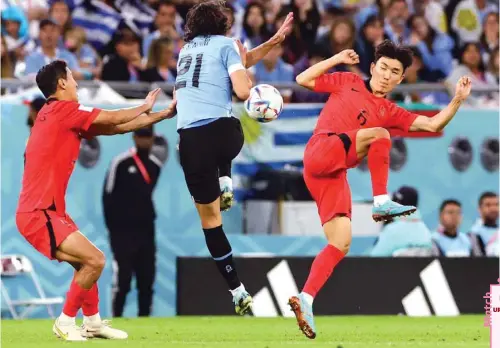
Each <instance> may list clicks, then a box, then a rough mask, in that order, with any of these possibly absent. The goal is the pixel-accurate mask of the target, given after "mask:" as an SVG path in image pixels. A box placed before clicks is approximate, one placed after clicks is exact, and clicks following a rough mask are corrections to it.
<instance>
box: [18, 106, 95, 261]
mask: <svg viewBox="0 0 500 348" xmlns="http://www.w3.org/2000/svg"><path fill="white" fill-rule="evenodd" d="M100 111H101V110H100V109H96V108H90V107H85V106H83V105H80V104H78V102H74V101H58V100H55V99H52V98H50V99H49V100H47V103H46V104H45V105H44V106H43V108H42V109H41V110H40V112H39V113H38V116H37V118H36V120H35V124H34V126H33V128H32V130H31V135H30V137H29V140H28V144H27V145H26V152H25V155H24V156H25V158H24V174H23V181H22V189H21V194H20V197H19V204H18V207H17V212H16V224H17V228H18V229H19V232H21V234H22V235H23V236H24V238H26V240H27V241H28V242H29V243H30V244H31V245H33V247H34V248H35V249H37V250H38V251H39V252H41V253H42V254H43V255H45V256H47V257H48V258H50V259H54V258H55V252H56V249H57V247H58V246H59V245H60V244H61V243H62V242H63V241H64V239H66V237H68V236H69V235H70V234H71V233H73V232H75V231H77V230H78V227H77V226H76V224H75V223H74V222H73V220H72V219H71V218H70V217H69V216H68V215H67V214H66V203H65V200H64V198H65V195H66V189H67V187H68V182H69V178H70V176H71V173H72V172H73V169H74V167H75V163H76V161H77V159H78V154H79V151H80V142H81V135H80V134H81V133H82V132H85V131H87V130H88V129H89V127H90V125H91V124H92V122H93V121H94V120H95V118H96V117H97V115H98V114H99V112H100Z"/></svg>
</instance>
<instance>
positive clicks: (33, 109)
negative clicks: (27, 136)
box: [26, 97, 45, 129]
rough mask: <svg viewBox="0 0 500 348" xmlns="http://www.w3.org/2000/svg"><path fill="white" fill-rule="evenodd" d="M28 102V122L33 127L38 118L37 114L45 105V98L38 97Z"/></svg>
mask: <svg viewBox="0 0 500 348" xmlns="http://www.w3.org/2000/svg"><path fill="white" fill-rule="evenodd" d="M27 104H28V106H29V112H28V119H27V120H26V123H27V124H28V127H29V128H30V129H31V128H32V127H33V125H34V124H35V120H36V116H37V115H38V112H39V111H40V110H41V109H42V107H43V106H44V105H45V98H43V97H36V98H35V99H33V100H32V101H31V102H30V101H28V102H27Z"/></svg>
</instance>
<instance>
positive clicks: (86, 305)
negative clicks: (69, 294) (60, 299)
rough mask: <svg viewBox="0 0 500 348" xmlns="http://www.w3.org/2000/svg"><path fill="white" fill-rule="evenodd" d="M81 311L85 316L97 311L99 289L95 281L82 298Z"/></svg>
mask: <svg viewBox="0 0 500 348" xmlns="http://www.w3.org/2000/svg"><path fill="white" fill-rule="evenodd" d="M82 311H83V315H84V316H86V317H90V316H92V315H95V314H97V313H99V289H98V287H97V283H95V284H94V285H92V287H91V288H90V290H89V292H88V293H87V297H85V299H84V300H83V304H82Z"/></svg>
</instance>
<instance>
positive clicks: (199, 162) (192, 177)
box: [179, 117, 244, 204]
mask: <svg viewBox="0 0 500 348" xmlns="http://www.w3.org/2000/svg"><path fill="white" fill-rule="evenodd" d="M179 135H180V142H179V157H180V162H181V166H182V170H183V171H184V176H185V178H186V183H187V187H188V189H189V192H190V193H191V196H193V199H194V201H195V202H196V203H199V204H208V203H212V202H213V201H215V200H216V199H217V198H218V197H219V196H220V193H221V192H220V186H219V171H220V168H227V166H230V165H231V161H232V160H233V159H234V158H235V157H236V156H237V155H238V154H239V153H240V151H241V148H242V147H243V141H244V137H243V129H242V128H241V123H240V121H239V120H238V119H237V118H234V117H223V118H220V119H218V120H217V121H213V122H211V123H209V124H206V125H203V126H199V127H193V128H187V129H180V130H179Z"/></svg>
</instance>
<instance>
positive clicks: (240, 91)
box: [229, 40, 252, 100]
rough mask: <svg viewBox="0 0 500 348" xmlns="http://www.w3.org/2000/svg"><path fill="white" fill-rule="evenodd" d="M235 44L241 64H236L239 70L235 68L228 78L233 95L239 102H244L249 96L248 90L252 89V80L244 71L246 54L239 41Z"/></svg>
mask: <svg viewBox="0 0 500 348" xmlns="http://www.w3.org/2000/svg"><path fill="white" fill-rule="evenodd" d="M236 44H237V45H238V50H239V51H240V57H241V64H237V65H238V66H239V68H235V69H236V70H234V71H232V72H230V75H229V78H230V79H231V84H232V86H233V90H234V93H236V95H237V96H238V98H240V99H241V100H246V99H247V98H248V97H249V96H250V88H252V80H251V79H250V77H249V76H248V73H247V70H246V69H245V65H246V62H247V58H248V52H247V50H246V48H245V47H244V46H243V45H242V44H241V42H240V41H239V40H237V41H236Z"/></svg>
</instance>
